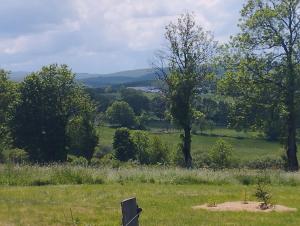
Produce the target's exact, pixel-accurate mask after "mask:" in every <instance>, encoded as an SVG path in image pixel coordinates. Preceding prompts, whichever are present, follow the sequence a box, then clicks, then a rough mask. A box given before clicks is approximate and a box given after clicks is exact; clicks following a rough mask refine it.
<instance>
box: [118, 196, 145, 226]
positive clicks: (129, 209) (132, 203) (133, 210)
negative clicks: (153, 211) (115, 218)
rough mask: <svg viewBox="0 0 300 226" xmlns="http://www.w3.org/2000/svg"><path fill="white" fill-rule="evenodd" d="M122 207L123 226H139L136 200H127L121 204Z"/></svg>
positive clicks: (139, 210) (138, 211)
mask: <svg viewBox="0 0 300 226" xmlns="http://www.w3.org/2000/svg"><path fill="white" fill-rule="evenodd" d="M121 207H122V215H123V217H122V225H123V226H139V213H140V212H141V209H140V208H138V206H137V203H136V198H130V199H126V200H124V201H122V202H121Z"/></svg>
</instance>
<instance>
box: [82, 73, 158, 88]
mask: <svg viewBox="0 0 300 226" xmlns="http://www.w3.org/2000/svg"><path fill="white" fill-rule="evenodd" d="M77 75H78V80H79V81H80V82H82V83H83V84H84V85H86V86H89V87H93V88H98V87H104V86H109V85H111V86H115V85H121V84H139V85H141V84H149V83H152V82H153V81H154V80H155V78H156V74H155V72H154V70H153V69H139V70H132V71H121V72H117V73H112V74H103V75H99V76H95V75H93V76H92V77H88V78H81V77H82V75H83V74H77ZM85 75H86V74H85Z"/></svg>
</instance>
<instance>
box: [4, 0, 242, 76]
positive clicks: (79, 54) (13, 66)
mask: <svg viewBox="0 0 300 226" xmlns="http://www.w3.org/2000/svg"><path fill="white" fill-rule="evenodd" d="M242 4H243V0H0V5H1V6H0V67H1V68H4V69H6V70H11V71H28V72H31V71H36V70H39V69H40V68H41V67H42V66H43V65H48V64H51V63H58V64H68V65H69V66H70V67H71V68H72V70H73V71H74V72H86V73H100V74H104V73H111V72H117V71H122V70H132V69H139V68H149V67H150V65H151V62H152V61H153V57H154V54H155V52H156V51H157V50H159V49H161V48H162V46H163V45H164V35H163V34H164V27H165V26H166V25H167V24H168V23H170V22H171V21H176V18H177V17H178V16H179V15H180V14H182V13H184V12H187V11H189V12H193V13H194V15H195V17H196V20H197V23H198V24H199V25H200V26H202V27H204V28H205V29H206V30H210V31H212V32H213V33H214V35H215V38H216V40H218V41H220V42H226V41H227V40H228V39H229V37H230V35H232V34H234V33H236V32H237V26H236V25H237V23H238V19H239V11H240V9H241V7H242Z"/></svg>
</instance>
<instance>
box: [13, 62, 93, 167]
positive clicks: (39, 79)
mask: <svg viewBox="0 0 300 226" xmlns="http://www.w3.org/2000/svg"><path fill="white" fill-rule="evenodd" d="M94 110H95V108H94V105H93V104H92V103H91V101H90V99H89V97H88V96H87V95H86V94H85V92H84V90H83V88H82V87H80V86H79V85H78V84H77V83H76V82H75V76H74V74H73V73H72V71H71V70H70V69H69V68H68V67H67V66H66V65H61V66H58V65H56V64H54V65H50V66H46V67H43V68H42V69H41V70H40V71H38V72H35V73H32V74H31V75H29V76H27V77H26V78H25V80H24V81H23V82H22V83H21V85H20V101H19V103H18V105H17V107H16V112H15V116H14V119H13V135H14V138H15V143H16V145H17V146H19V147H22V148H24V149H26V150H27V151H28V152H29V155H30V158H31V159H32V160H34V161H39V162H53V161H65V160H66V157H67V154H68V152H69V149H70V147H72V142H71V141H70V140H71V139H72V137H68V133H67V132H68V131H67V126H68V124H69V123H70V122H72V119H76V118H77V117H81V118H83V120H81V122H82V123H83V125H82V128H84V129H85V130H84V131H85V132H87V130H89V131H88V132H87V134H91V135H93V136H94V133H93V132H91V131H90V130H93V127H91V126H90V125H91V123H92V122H93V121H92V120H93V113H94ZM86 120H90V122H89V123H87V122H86ZM85 148H87V147H85ZM90 148H93V147H90ZM88 151H90V150H88Z"/></svg>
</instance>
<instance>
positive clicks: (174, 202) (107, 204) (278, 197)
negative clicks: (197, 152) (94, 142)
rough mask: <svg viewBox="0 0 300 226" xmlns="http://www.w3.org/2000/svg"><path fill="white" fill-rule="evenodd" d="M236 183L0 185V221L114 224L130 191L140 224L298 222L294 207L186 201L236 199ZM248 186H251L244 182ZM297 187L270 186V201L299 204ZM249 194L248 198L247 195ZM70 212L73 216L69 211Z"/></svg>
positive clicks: (238, 197) (267, 225) (239, 189)
mask: <svg viewBox="0 0 300 226" xmlns="http://www.w3.org/2000/svg"><path fill="white" fill-rule="evenodd" d="M244 189H245V187H244V186H241V185H223V186H216V185H170V184H169V185H166V184H145V183H128V184H123V185H122V184H107V185H81V186H74V185H73V186H45V187H5V186H4V187H0V224H1V225H103V226H104V225H106V226H114V225H115V226H119V225H120V223H121V221H120V219H121V212H120V201H121V200H122V199H124V198H128V197H132V196H136V197H137V199H138V203H139V205H140V206H141V207H142V208H143V213H142V216H141V218H140V225H142V226H176V225H177V226H183V225H195V226H198V225H205V226H209V225H214V226H215V225H216V226H221V225H253V226H256V225H260V226H264V225H265V226H271V225H291V226H292V225H294V226H297V225H300V212H299V211H297V212H295V213H246V212H236V213H231V212H207V211H204V210H197V211H195V210H192V208H191V207H192V206H194V205H199V204H203V203H208V202H211V201H212V200H213V201H216V202H224V201H232V200H236V201H237V200H241V199H242V197H243V191H244ZM247 190H248V191H249V192H252V191H254V187H253V186H249V187H247ZM299 192H300V189H299V187H291V186H273V187H272V194H273V196H274V199H275V202H276V203H280V204H284V205H287V206H290V207H294V208H298V209H300V196H299V195H298V193H299ZM250 199H253V197H251V198H250ZM72 216H73V217H72Z"/></svg>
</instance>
